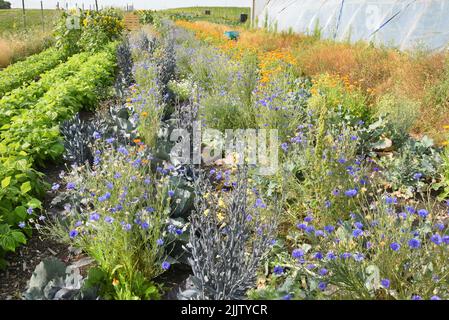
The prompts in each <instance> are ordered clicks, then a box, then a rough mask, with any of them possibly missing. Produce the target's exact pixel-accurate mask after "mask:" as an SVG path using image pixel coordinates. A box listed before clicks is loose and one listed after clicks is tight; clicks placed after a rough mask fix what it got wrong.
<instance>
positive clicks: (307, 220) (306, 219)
mask: <svg viewBox="0 0 449 320" xmlns="http://www.w3.org/2000/svg"><path fill="white" fill-rule="evenodd" d="M304 221H305V222H312V221H313V217H312V216H310V215H308V216H307V217H305V218H304Z"/></svg>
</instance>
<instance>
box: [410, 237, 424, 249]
mask: <svg viewBox="0 0 449 320" xmlns="http://www.w3.org/2000/svg"><path fill="white" fill-rule="evenodd" d="M408 245H409V247H410V248H412V249H418V248H419V247H420V246H421V242H420V241H419V240H418V239H415V238H413V239H410V240H409V242H408Z"/></svg>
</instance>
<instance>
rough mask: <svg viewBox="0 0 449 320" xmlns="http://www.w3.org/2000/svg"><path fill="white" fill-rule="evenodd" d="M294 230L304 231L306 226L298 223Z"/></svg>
mask: <svg viewBox="0 0 449 320" xmlns="http://www.w3.org/2000/svg"><path fill="white" fill-rule="evenodd" d="M296 228H298V229H300V230H306V228H307V225H306V224H305V223H298V224H297V225H296Z"/></svg>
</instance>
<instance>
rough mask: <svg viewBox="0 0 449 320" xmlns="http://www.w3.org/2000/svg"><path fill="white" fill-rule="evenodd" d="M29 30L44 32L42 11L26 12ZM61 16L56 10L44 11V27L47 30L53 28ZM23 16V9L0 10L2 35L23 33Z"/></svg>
mask: <svg viewBox="0 0 449 320" xmlns="http://www.w3.org/2000/svg"><path fill="white" fill-rule="evenodd" d="M25 13H26V23H27V28H26V29H27V30H29V31H33V30H35V29H38V30H39V31H40V30H42V18H41V10H37V9H28V10H25ZM59 15H60V12H58V11H56V10H44V26H45V30H50V29H52V28H53V22H54V21H55V19H56V18H57V17H58V16H59ZM23 30H24V26H23V16H22V10H21V9H10V10H6V9H5V10H0V35H2V34H4V33H15V32H18V31H23Z"/></svg>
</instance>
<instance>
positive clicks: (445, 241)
mask: <svg viewBox="0 0 449 320" xmlns="http://www.w3.org/2000/svg"><path fill="white" fill-rule="evenodd" d="M443 242H444V243H445V244H449V236H444V237H443Z"/></svg>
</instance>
